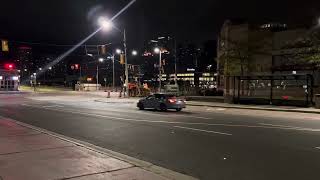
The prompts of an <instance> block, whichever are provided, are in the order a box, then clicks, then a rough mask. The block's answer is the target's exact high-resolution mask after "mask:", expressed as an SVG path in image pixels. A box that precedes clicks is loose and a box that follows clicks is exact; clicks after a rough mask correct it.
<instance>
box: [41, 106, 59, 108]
mask: <svg viewBox="0 0 320 180" xmlns="http://www.w3.org/2000/svg"><path fill="white" fill-rule="evenodd" d="M42 107H44V108H53V107H62V108H63V107H64V106H61V105H47V106H42Z"/></svg>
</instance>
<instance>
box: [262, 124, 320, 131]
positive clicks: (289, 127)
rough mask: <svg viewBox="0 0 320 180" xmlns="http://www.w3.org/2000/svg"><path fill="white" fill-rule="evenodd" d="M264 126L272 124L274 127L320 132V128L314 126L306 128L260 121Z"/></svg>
mask: <svg viewBox="0 0 320 180" xmlns="http://www.w3.org/2000/svg"><path fill="white" fill-rule="evenodd" d="M259 124H260V125H263V126H272V127H281V128H288V129H294V130H298V131H313V132H320V129H313V128H304V127H296V126H285V125H277V124H266V123H259Z"/></svg>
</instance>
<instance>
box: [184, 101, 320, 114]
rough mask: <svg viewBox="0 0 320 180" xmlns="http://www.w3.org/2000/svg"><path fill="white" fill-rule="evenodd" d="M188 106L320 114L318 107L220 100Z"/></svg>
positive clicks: (195, 102) (192, 102) (190, 103)
mask: <svg viewBox="0 0 320 180" xmlns="http://www.w3.org/2000/svg"><path fill="white" fill-rule="evenodd" d="M187 106H207V107H219V108H234V109H248V110H265V111H282V112H298V113H315V114H320V109H316V108H312V107H310V108H300V107H294V106H273V105H239V104H227V103H219V102H201V101H187Z"/></svg>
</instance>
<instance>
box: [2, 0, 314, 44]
mask: <svg viewBox="0 0 320 180" xmlns="http://www.w3.org/2000/svg"><path fill="white" fill-rule="evenodd" d="M128 2H129V0H121V1H116V0H95V1H84V0H81V1H79V0H78V1H68V2H66V1H54V2H44V1H40V0H30V1H27V2H21V1H17V0H12V1H6V2H5V3H1V7H0V23H1V25H2V29H1V30H0V38H7V39H9V40H14V41H28V42H41V43H54V44H75V43H77V42H78V41H80V40H81V39H83V38H84V37H86V36H87V35H88V34H90V33H91V32H93V31H94V30H95V29H96V28H97V27H98V26H97V24H96V19H97V17H98V16H100V15H106V16H108V17H111V16H112V15H114V14H115V13H116V12H117V11H119V10H120V9H121V8H122V7H123V6H125V4H126V3H128ZM319 5H320V3H319V2H317V1H312V2H308V3H304V4H302V3H299V2H292V1H268V2H250V1H249V0H245V1H241V2H231V1H228V0H227V1H221V0H216V1H212V0H200V1H197V3H195V2H186V1H174V2H172V1H169V0H164V1H161V4H156V3H154V2H153V1H152V2H151V1H147V0H138V1H137V2H136V3H135V4H134V5H133V6H132V7H131V8H129V9H128V10H127V12H125V13H124V14H123V15H121V16H120V17H119V18H117V19H116V20H115V21H114V23H115V25H116V26H118V27H119V28H124V27H125V28H126V29H127V32H128V44H129V46H130V47H132V48H134V47H135V48H139V47H143V44H144V42H145V41H146V40H149V39H152V38H154V37H157V36H161V35H171V36H176V37H177V39H178V41H179V42H181V43H191V42H194V43H196V44H202V43H203V42H205V41H207V40H214V39H216V37H217V34H218V32H219V31H220V27H221V25H222V24H223V22H224V21H225V20H227V19H234V18H237V19H239V18H240V19H245V20H252V21H259V22H261V23H263V22H265V23H267V22H271V21H273V22H281V23H287V24H288V25H289V27H290V25H292V26H295V25H306V24H312V23H314V22H316V19H317V17H318V16H319V15H320V14H319V12H320V11H319V10H320V9H319V7H320V6H319ZM119 41H121V37H120V35H119V33H118V32H117V31H115V30H113V31H111V32H101V33H99V34H97V35H96V36H95V37H94V38H92V39H91V40H90V41H89V42H88V43H89V44H90V43H91V44H103V43H105V42H119Z"/></svg>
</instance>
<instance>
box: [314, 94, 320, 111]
mask: <svg viewBox="0 0 320 180" xmlns="http://www.w3.org/2000/svg"><path fill="white" fill-rule="evenodd" d="M315 103H316V108H317V109H320V94H316V96H315Z"/></svg>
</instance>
